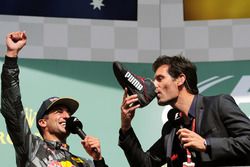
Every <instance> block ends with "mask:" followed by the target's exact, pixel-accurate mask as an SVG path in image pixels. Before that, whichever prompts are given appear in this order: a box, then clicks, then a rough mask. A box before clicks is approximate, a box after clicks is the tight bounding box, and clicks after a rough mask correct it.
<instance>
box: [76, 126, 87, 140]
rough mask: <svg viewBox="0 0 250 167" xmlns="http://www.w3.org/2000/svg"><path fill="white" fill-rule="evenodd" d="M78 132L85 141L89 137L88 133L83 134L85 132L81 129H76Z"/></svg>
mask: <svg viewBox="0 0 250 167" xmlns="http://www.w3.org/2000/svg"><path fill="white" fill-rule="evenodd" d="M76 130H77V134H78V135H79V136H80V137H81V139H82V140H84V139H85V137H86V136H87V135H86V133H84V132H83V130H82V129H81V128H79V127H76Z"/></svg>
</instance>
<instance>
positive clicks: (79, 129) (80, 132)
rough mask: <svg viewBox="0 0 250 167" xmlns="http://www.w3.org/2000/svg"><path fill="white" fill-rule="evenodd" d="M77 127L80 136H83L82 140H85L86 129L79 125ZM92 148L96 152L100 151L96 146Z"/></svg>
mask: <svg viewBox="0 0 250 167" xmlns="http://www.w3.org/2000/svg"><path fill="white" fill-rule="evenodd" d="M76 129H77V134H78V135H79V136H80V138H81V139H82V140H84V139H85V137H86V136H87V135H86V133H84V131H83V130H82V129H81V128H79V127H77V128H76ZM92 150H93V151H94V152H95V153H98V151H97V149H96V148H92Z"/></svg>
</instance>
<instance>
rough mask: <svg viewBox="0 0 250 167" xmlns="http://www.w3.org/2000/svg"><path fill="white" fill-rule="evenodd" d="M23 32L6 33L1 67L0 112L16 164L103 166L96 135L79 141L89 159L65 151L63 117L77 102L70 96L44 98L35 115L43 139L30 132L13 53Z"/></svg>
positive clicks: (20, 166) (21, 166) (22, 43)
mask: <svg viewBox="0 0 250 167" xmlns="http://www.w3.org/2000/svg"><path fill="white" fill-rule="evenodd" d="M26 40H27V39H26V34H25V33H24V32H12V33H10V34H8V35H7V37H6V45H7V53H6V56H5V62H4V64H3V69H2V76H1V79H2V80H1V81H2V92H1V113H2V115H3V116H4V118H5V122H6V125H7V130H8V133H9V135H10V137H11V139H12V142H13V145H14V148H15V151H16V163H17V166H18V167H66V166H71V167H90V166H93V165H94V166H95V167H106V166H107V165H105V162H104V159H103V157H102V155H101V148H100V142H99V140H98V139H97V138H94V137H91V136H86V137H85V139H84V140H82V141H81V143H82V145H83V147H84V148H85V150H86V152H87V153H88V154H89V155H90V156H91V157H93V162H94V164H93V162H91V161H89V160H86V159H84V158H81V157H78V156H75V155H73V154H72V153H71V152H69V147H68V145H67V144H66V139H67V137H68V136H69V131H68V130H67V128H66V121H67V119H68V118H70V116H71V115H72V114H73V113H74V112H75V111H76V110H77V108H78V105H79V104H78V102H77V101H76V100H74V99H71V98H58V97H51V98H48V99H46V100H45V101H44V102H43V103H42V105H41V107H40V109H39V111H38V113H37V117H36V123H37V127H38V129H39V132H40V133H41V135H42V137H43V139H41V138H40V137H38V136H35V135H33V134H32V133H31V131H30V128H29V126H28V123H27V120H26V117H25V113H24V110H23V105H22V101H21V94H20V88H19V78H18V76H19V67H18V64H17V59H18V57H17V55H18V53H19V51H20V50H21V49H22V48H23V47H24V46H25V44H26Z"/></svg>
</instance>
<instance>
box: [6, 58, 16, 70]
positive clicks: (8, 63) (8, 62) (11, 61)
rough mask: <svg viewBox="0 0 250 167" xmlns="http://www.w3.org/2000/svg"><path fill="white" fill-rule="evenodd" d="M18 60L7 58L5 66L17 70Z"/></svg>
mask: <svg viewBox="0 0 250 167" xmlns="http://www.w3.org/2000/svg"><path fill="white" fill-rule="evenodd" d="M17 59H18V58H17V57H8V56H5V60H4V65H5V66H8V67H12V68H16V67H17Z"/></svg>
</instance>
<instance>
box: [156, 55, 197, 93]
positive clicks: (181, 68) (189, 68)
mask: <svg viewBox="0 0 250 167" xmlns="http://www.w3.org/2000/svg"><path fill="white" fill-rule="evenodd" d="M162 65H169V69H168V73H169V75H170V76H171V77H173V78H175V79H176V78H177V77H178V76H180V75H181V74H184V75H185V76H186V81H185V82H184V86H185V87H186V89H187V91H188V92H189V93H191V94H198V93H199V90H198V88H197V74H196V66H195V65H194V64H193V63H192V62H191V61H190V60H188V59H186V58H185V57H183V56H181V55H176V56H173V57H170V56H167V55H162V56H159V57H158V58H157V59H156V60H155V62H154V63H153V71H154V72H156V70H157V69H158V68H159V67H160V66H162Z"/></svg>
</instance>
